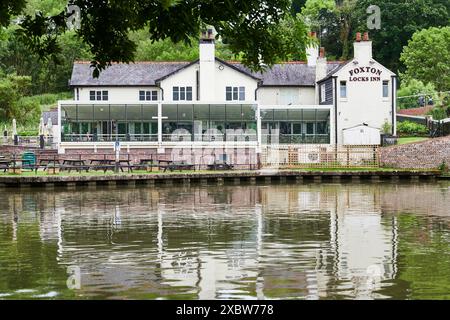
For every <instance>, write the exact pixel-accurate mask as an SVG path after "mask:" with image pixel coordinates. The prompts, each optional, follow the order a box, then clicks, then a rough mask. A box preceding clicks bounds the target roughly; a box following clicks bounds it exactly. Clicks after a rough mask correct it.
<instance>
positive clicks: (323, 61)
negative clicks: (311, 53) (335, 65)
mask: <svg viewBox="0 0 450 320" xmlns="http://www.w3.org/2000/svg"><path fill="white" fill-rule="evenodd" d="M319 51H320V54H319V58H318V59H317V65H316V104H319V102H320V101H319V90H320V88H319V86H318V85H317V81H320V80H322V79H323V78H325V77H326V76H327V74H328V63H327V57H326V56H325V48H324V47H321V48H320V50H319Z"/></svg>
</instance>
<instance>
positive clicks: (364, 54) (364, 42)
mask: <svg viewBox="0 0 450 320" xmlns="http://www.w3.org/2000/svg"><path fill="white" fill-rule="evenodd" d="M353 47H354V52H355V56H354V58H355V60H356V61H358V62H359V63H368V62H369V61H371V60H372V41H370V40H369V33H368V32H365V33H364V37H363V38H362V39H361V33H359V32H358V33H357V34H356V41H355V43H354V44H353Z"/></svg>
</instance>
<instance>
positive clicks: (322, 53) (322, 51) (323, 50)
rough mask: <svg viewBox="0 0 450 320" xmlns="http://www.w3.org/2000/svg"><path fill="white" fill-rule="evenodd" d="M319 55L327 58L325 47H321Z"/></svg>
mask: <svg viewBox="0 0 450 320" xmlns="http://www.w3.org/2000/svg"><path fill="white" fill-rule="evenodd" d="M319 57H320V58H325V48H324V47H320V53H319Z"/></svg>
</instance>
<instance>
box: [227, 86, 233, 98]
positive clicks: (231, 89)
mask: <svg viewBox="0 0 450 320" xmlns="http://www.w3.org/2000/svg"><path fill="white" fill-rule="evenodd" d="M225 98H226V100H227V101H231V100H233V88H232V87H226V90H225Z"/></svg>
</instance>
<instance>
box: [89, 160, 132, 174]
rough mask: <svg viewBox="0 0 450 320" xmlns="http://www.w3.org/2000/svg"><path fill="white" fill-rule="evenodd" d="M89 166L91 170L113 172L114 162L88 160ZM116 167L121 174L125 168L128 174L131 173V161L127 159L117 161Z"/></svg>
mask: <svg viewBox="0 0 450 320" xmlns="http://www.w3.org/2000/svg"><path fill="white" fill-rule="evenodd" d="M90 164H91V168H92V169H100V170H104V172H106V171H107V170H109V169H111V170H115V168H116V160H113V159H106V158H104V159H90ZM117 165H118V166H117V167H118V168H119V169H120V171H122V172H124V171H123V169H124V168H127V169H128V171H129V172H133V166H132V165H131V161H130V160H129V159H125V160H119V161H117Z"/></svg>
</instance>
